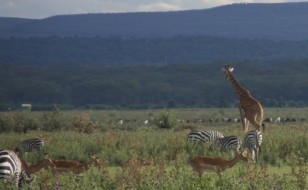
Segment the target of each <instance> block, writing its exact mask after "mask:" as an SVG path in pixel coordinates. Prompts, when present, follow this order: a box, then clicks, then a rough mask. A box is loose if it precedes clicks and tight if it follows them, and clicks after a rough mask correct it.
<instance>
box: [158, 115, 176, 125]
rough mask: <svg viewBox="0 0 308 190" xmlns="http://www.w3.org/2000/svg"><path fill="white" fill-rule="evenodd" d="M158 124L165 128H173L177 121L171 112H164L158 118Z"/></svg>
mask: <svg viewBox="0 0 308 190" xmlns="http://www.w3.org/2000/svg"><path fill="white" fill-rule="evenodd" d="M155 123H156V126H158V127H159V128H163V129H171V128H173V127H174V126H175V124H176V121H175V119H174V118H173V116H172V115H171V113H170V112H162V113H160V115H159V116H158V118H157V119H156V122H155Z"/></svg>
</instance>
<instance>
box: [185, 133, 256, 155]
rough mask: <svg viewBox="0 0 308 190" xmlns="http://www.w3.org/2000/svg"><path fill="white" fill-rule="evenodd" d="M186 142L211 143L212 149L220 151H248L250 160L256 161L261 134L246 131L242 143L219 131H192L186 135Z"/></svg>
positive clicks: (238, 139) (236, 138) (236, 137)
mask: <svg viewBox="0 0 308 190" xmlns="http://www.w3.org/2000/svg"><path fill="white" fill-rule="evenodd" d="M187 140H189V141H193V142H195V143H196V144H200V143H212V147H213V148H217V149H220V150H221V151H225V152H227V151H236V152H238V153H239V152H240V151H241V150H242V149H248V150H249V151H250V153H251V159H252V160H253V161H258V155H259V151H261V144H262V133H261V132H260V131H257V130H251V131H248V132H247V133H246V134H245V136H244V139H243V143H242V141H241V139H240V138H239V137H238V136H234V135H232V136H226V137H225V136H224V135H223V134H222V133H221V132H219V131H212V130H207V131H202V130H192V131H191V132H190V133H189V134H188V135H187Z"/></svg>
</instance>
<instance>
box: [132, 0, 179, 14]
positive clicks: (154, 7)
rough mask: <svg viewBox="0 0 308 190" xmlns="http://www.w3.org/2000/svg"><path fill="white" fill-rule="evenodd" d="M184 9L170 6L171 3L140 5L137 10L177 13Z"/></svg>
mask: <svg viewBox="0 0 308 190" xmlns="http://www.w3.org/2000/svg"><path fill="white" fill-rule="evenodd" d="M182 9H183V8H182V7H181V6H180V5H176V4H169V3H163V2H159V3H152V4H146V5H139V6H138V8H137V10H138V11H144V12H148V11H177V10H182Z"/></svg>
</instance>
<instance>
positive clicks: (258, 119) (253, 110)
mask: <svg viewBox="0 0 308 190" xmlns="http://www.w3.org/2000/svg"><path fill="white" fill-rule="evenodd" d="M232 71H233V68H232V67H230V66H229V65H225V72H226V77H227V79H229V80H230V81H231V83H232V85H233V87H234V89H235V91H236V94H237V95H238V96H239V97H240V106H239V109H240V115H241V121H242V124H243V129H244V130H245V131H246V132H247V131H248V128H249V123H251V124H252V125H253V126H255V127H256V130H260V128H261V126H262V121H263V108H262V105H261V104H260V102H259V101H258V100H256V99H255V98H253V97H252V96H251V94H250V92H249V91H248V90H246V89H245V88H243V87H241V86H240V84H239V83H238V82H237V80H236V79H235V77H234V76H233V74H232Z"/></svg>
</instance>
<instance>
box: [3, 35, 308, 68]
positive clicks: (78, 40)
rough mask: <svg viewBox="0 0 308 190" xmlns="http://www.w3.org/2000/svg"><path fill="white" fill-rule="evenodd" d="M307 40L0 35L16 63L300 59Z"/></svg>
mask: <svg viewBox="0 0 308 190" xmlns="http://www.w3.org/2000/svg"><path fill="white" fill-rule="evenodd" d="M307 55H308V41H307V40H306V41H305V40H304V41H282V40H281V41H275V40H266V39H236V38H223V37H213V36H175V37H170V38H112V37H106V38H103V37H59V36H50V37H44V38H39V37H32V38H17V37H11V38H9V39H0V61H2V62H9V63H15V64H37V65H47V64H55V63H57V64H99V65H108V66H114V65H136V64H142V65H144V64H205V63H211V62H213V61H221V60H228V61H242V60H252V61H255V62H267V63H271V62H272V61H274V60H284V59H305V58H307Z"/></svg>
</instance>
